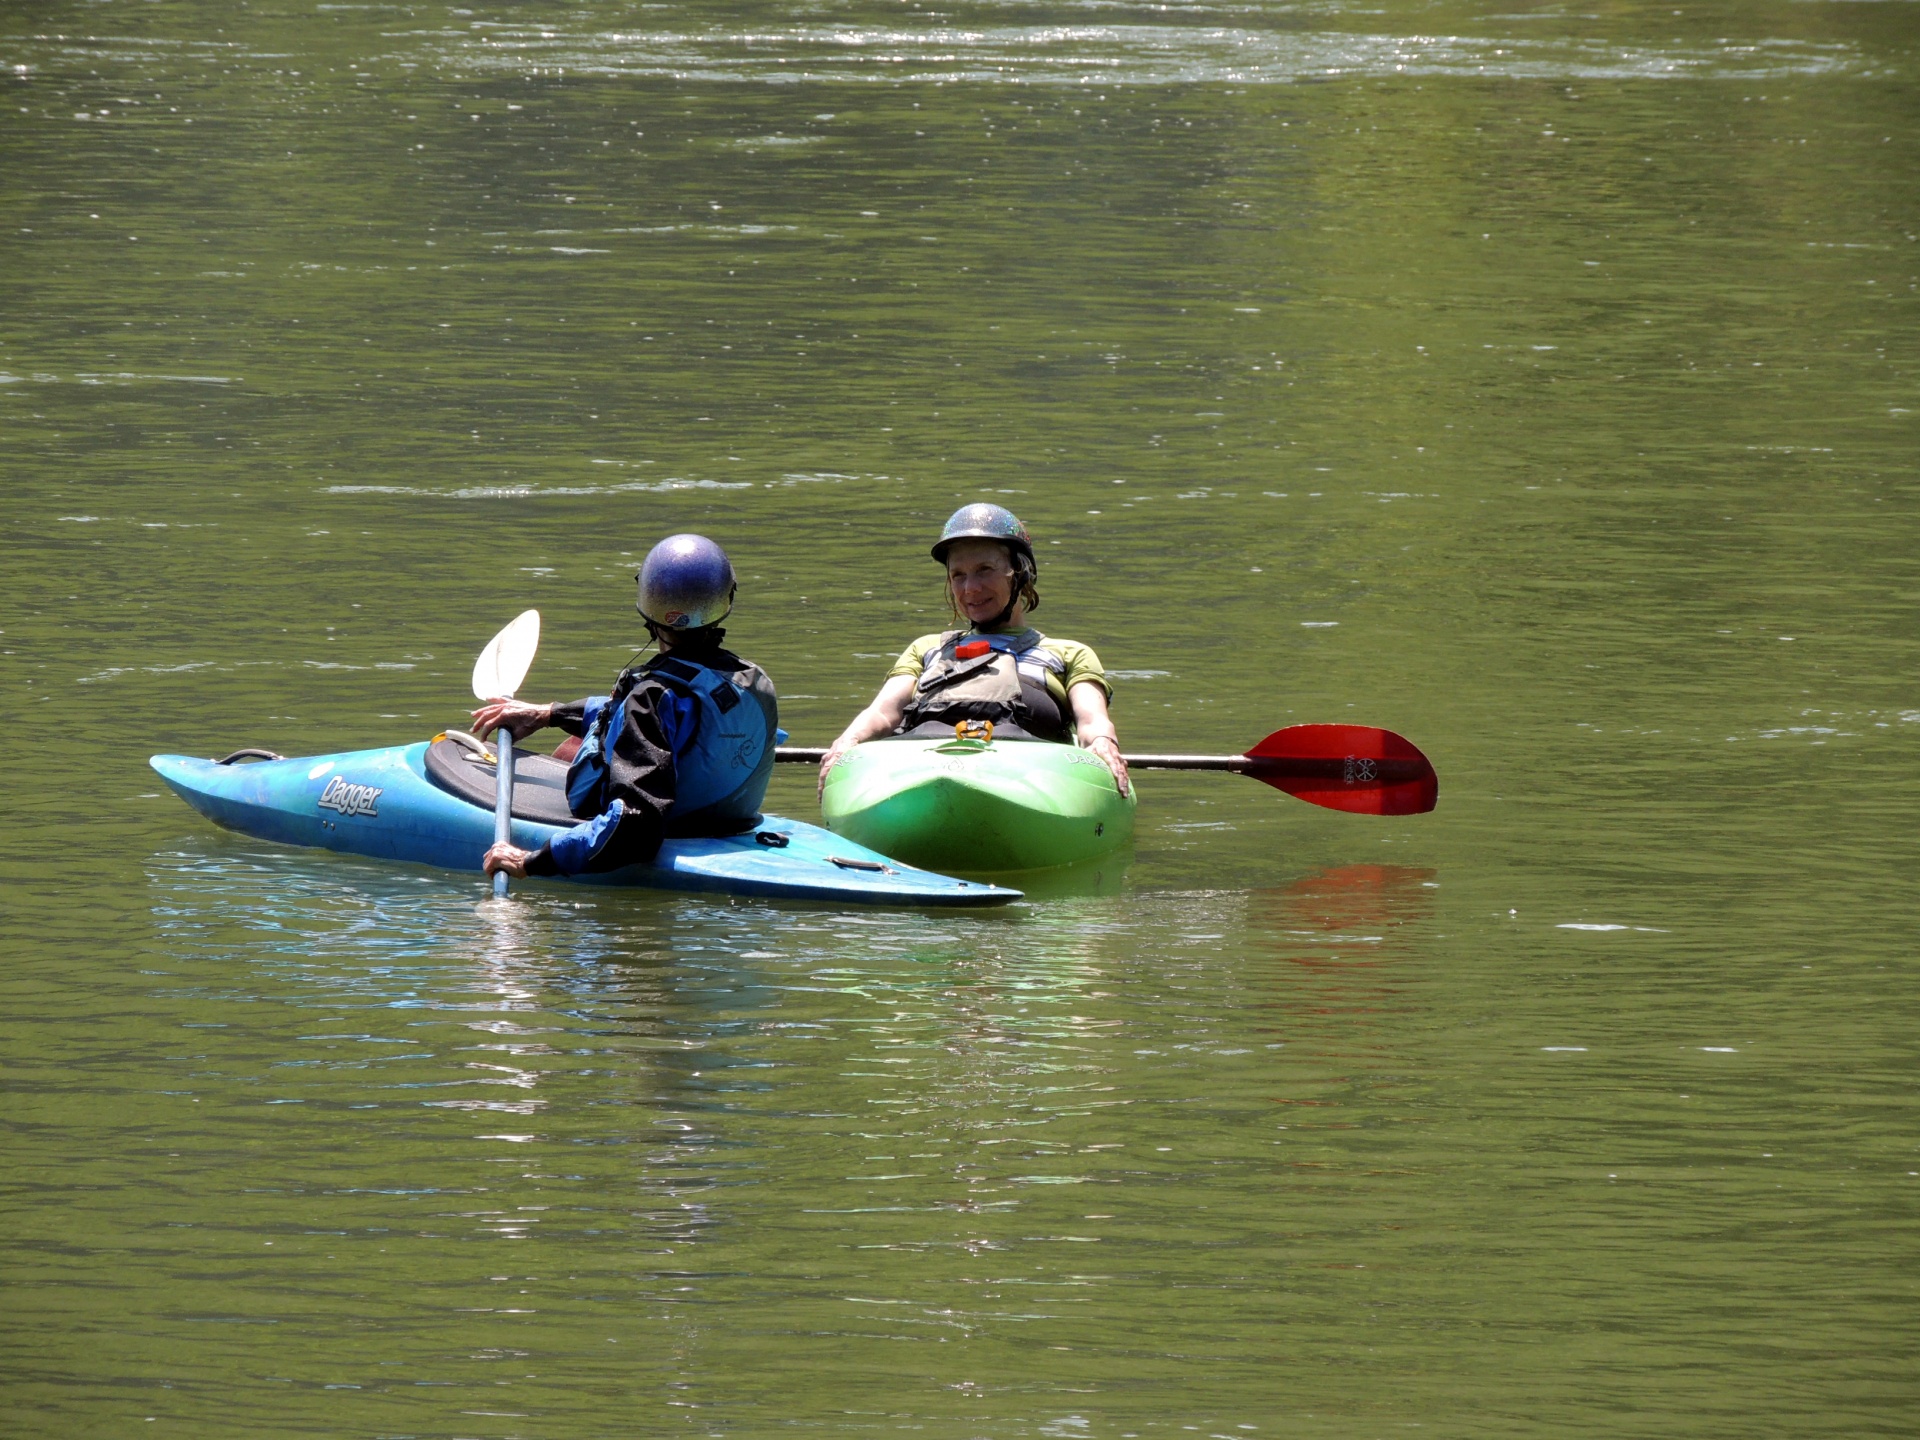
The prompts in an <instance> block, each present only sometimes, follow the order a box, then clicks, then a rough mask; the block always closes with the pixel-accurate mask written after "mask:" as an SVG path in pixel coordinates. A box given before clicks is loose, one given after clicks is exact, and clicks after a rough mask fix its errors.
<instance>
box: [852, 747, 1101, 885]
mask: <svg viewBox="0 0 1920 1440" xmlns="http://www.w3.org/2000/svg"><path fill="white" fill-rule="evenodd" d="M1134 804H1135V802H1134V797H1133V796H1132V795H1125V796H1123V795H1121V794H1120V791H1119V787H1117V786H1116V785H1115V784H1114V782H1113V775H1112V773H1111V772H1110V771H1108V769H1107V767H1106V766H1105V765H1103V764H1101V763H1100V761H1099V760H1098V759H1097V758H1096V757H1094V756H1093V755H1090V754H1088V753H1087V752H1086V751H1085V750H1079V749H1076V748H1075V747H1073V746H1071V745H1056V744H1053V743H1051V742H1048V741H1044V740H958V739H952V740H941V739H886V740H869V741H868V742H867V743H866V744H864V745H856V746H855V747H854V748H853V749H852V750H850V751H848V752H847V754H846V756H845V758H843V759H842V760H841V761H840V763H839V764H837V765H835V766H834V767H833V769H832V770H831V771H829V772H828V774H827V785H826V790H825V792H824V793H823V794H822V795H821V799H820V809H821V813H822V814H823V815H824V817H825V818H826V822H827V828H828V829H830V830H832V831H834V832H835V833H836V834H839V835H844V836H846V837H847V839H849V840H852V841H854V842H855V843H857V844H860V845H864V846H866V847H867V848H868V849H870V850H878V851H879V852H880V853H881V854H883V855H890V856H892V857H893V858H894V859H896V860H903V861H905V862H906V863H907V864H909V865H918V866H924V867H928V868H932V869H937V870H941V871H951V870H962V871H968V872H972V873H975V874H979V873H983V872H986V873H991V872H999V871H1009V870H1045V869H1049V868H1051V867H1053V866H1056V865H1072V864H1076V863H1078V862H1080V861H1084V860H1091V859H1095V858H1097V857H1098V856H1101V855H1105V854H1107V853H1108V852H1109V851H1112V850H1115V849H1117V848H1119V847H1120V846H1122V845H1124V844H1126V843H1127V842H1128V841H1129V840H1131V839H1132V838H1133V811H1134Z"/></svg>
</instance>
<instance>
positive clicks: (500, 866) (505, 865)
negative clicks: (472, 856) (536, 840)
mask: <svg viewBox="0 0 1920 1440" xmlns="http://www.w3.org/2000/svg"><path fill="white" fill-rule="evenodd" d="M469 853H471V852H469ZM532 858H533V852H532V851H531V850H522V849H521V848H520V847H519V846H518V845H509V844H507V842H506V841H504V840H502V841H500V842H498V843H497V844H495V845H494V846H493V847H492V848H491V849H490V850H488V851H487V853H486V855H485V856H484V857H482V859H481V861H480V868H481V869H482V870H484V871H486V872H487V874H489V875H491V874H493V872H494V871H496V870H504V871H506V872H507V874H509V875H511V876H512V877H513V878H514V879H516V880H519V879H522V878H523V877H524V876H525V875H526V873H527V861H528V860H530V859H532Z"/></svg>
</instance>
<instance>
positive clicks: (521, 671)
mask: <svg viewBox="0 0 1920 1440" xmlns="http://www.w3.org/2000/svg"><path fill="white" fill-rule="evenodd" d="M539 648H540V612H539V611H538V610H526V611H522V612H521V614H520V615H519V616H518V617H517V618H516V619H515V620H514V622H513V623H512V624H511V625H509V626H507V628H506V629H504V630H502V631H501V632H500V633H499V634H498V635H496V636H494V637H493V639H491V640H489V641H488V642H487V648H486V649H484V650H482V651H481V652H480V658H479V659H478V660H476V661H474V662H473V698H474V699H476V700H511V699H512V698H513V697H514V692H516V691H517V690H519V688H520V682H521V681H522V680H525V679H526V678H527V671H528V670H530V669H532V668H533V656H534V652H535V651H537V650H539Z"/></svg>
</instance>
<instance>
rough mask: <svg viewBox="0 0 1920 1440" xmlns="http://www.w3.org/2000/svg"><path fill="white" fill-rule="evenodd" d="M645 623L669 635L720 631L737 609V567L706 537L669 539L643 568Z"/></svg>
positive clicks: (650, 554) (638, 605)
mask: <svg viewBox="0 0 1920 1440" xmlns="http://www.w3.org/2000/svg"><path fill="white" fill-rule="evenodd" d="M639 580H640V598H639V600H638V601H637V602H636V603H635V605H634V608H635V609H636V610H638V611H639V612H640V615H641V618H643V619H645V620H647V621H649V622H650V623H652V624H654V625H658V626H659V627H660V628H661V629H663V630H699V629H703V628H704V627H706V626H708V625H718V624H719V623H720V622H721V621H722V620H724V619H726V618H727V614H728V612H729V611H731V610H732V609H733V592H734V590H735V589H736V588H737V587H736V584H735V582H734V578H733V562H731V561H730V560H728V559H727V552H726V551H724V550H722V549H721V548H720V547H719V546H718V545H716V544H714V543H713V541H711V540H709V539H707V537H706V536H704V535H669V536H668V537H667V538H666V539H664V540H662V541H661V542H660V543H659V544H658V545H656V546H654V547H653V549H651V550H649V551H648V552H647V558H646V562H645V563H644V564H642V565H641V567H640V575H639Z"/></svg>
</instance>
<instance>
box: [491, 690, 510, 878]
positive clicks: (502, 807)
mask: <svg viewBox="0 0 1920 1440" xmlns="http://www.w3.org/2000/svg"><path fill="white" fill-rule="evenodd" d="M493 753H494V754H495V755H497V756H498V757H499V761H498V763H497V764H496V765H495V766H494V773H495V774H496V775H497V776H498V777H499V778H498V780H497V781H496V783H495V784H494V787H493V839H494V843H495V844H499V845H505V844H508V843H510V842H511V841H512V840H513V732H512V731H511V730H509V729H507V727H506V726H504V725H502V726H501V727H500V728H499V729H498V730H496V731H494V732H493ZM493 893H494V894H495V895H496V896H498V897H500V898H501V899H505V898H506V894H507V872H506V871H504V870H496V871H494V872H493Z"/></svg>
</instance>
